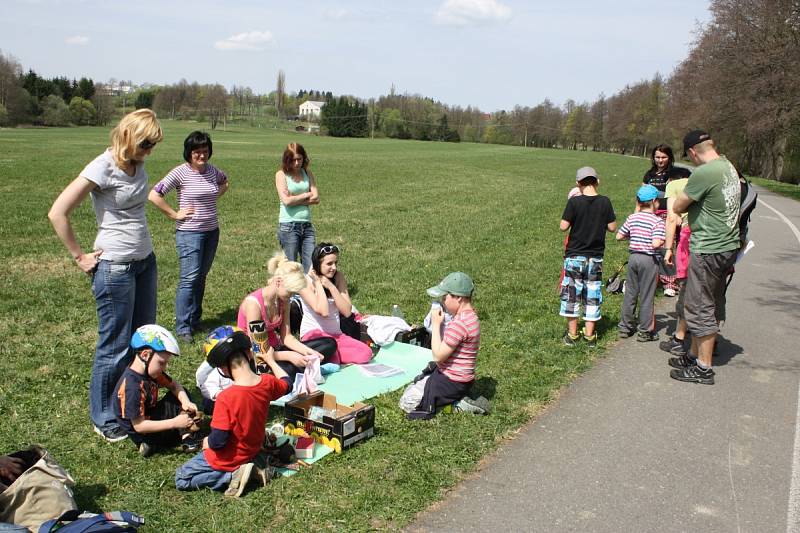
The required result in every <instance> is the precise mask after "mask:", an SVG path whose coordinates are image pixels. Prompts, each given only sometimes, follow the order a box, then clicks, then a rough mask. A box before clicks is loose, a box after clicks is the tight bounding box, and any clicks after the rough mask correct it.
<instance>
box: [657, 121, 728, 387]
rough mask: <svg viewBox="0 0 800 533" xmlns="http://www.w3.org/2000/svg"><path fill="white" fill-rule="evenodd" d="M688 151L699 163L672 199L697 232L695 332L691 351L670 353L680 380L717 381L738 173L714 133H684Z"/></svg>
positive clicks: (691, 299) (693, 244)
mask: <svg viewBox="0 0 800 533" xmlns="http://www.w3.org/2000/svg"><path fill="white" fill-rule="evenodd" d="M683 155H684V156H688V157H689V159H691V160H692V162H693V163H694V164H695V165H697V168H696V169H695V170H694V172H692V177H691V179H690V180H689V181H688V182H687V184H686V187H685V188H684V190H683V192H681V193H680V194H679V195H678V197H677V198H676V199H675V202H674V203H673V211H674V212H675V213H677V214H682V213H688V220H689V227H690V228H691V229H692V236H691V237H690V241H689V253H690V258H689V272H688V274H687V279H686V296H685V303H684V313H685V316H686V325H687V326H688V328H689V332H690V333H691V334H692V346H691V349H690V351H689V354H688V355H687V356H683V355H682V356H680V357H675V358H672V359H670V366H673V367H675V370H673V371H671V372H670V377H672V378H673V379H677V380H679V381H689V382H693V383H703V384H706V385H713V384H714V371H713V370H712V368H711V357H712V353H713V352H714V343H715V342H716V338H717V332H718V331H719V324H718V323H717V320H716V316H717V315H719V316H724V313H722V310H721V309H720V310H717V309H716V308H717V307H718V306H724V305H725V278H726V276H727V275H728V273H729V272H730V271H731V269H732V268H733V264H734V263H735V262H736V254H737V252H738V251H739V246H740V242H739V203H740V202H739V200H740V199H739V196H740V185H739V173H738V172H736V169H735V168H734V166H733V165H732V164H731V163H730V161H728V160H727V159H726V158H725V157H723V156H721V155H719V153H717V150H716V147H715V145H714V141H713V140H712V139H711V136H710V135H709V134H708V133H706V132H705V131H702V130H693V131H690V132H689V133H688V134H687V135H686V137H684V138H683Z"/></svg>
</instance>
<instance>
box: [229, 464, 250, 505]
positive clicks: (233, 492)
mask: <svg viewBox="0 0 800 533" xmlns="http://www.w3.org/2000/svg"><path fill="white" fill-rule="evenodd" d="M253 467H255V465H254V464H253V463H245V464H243V465H241V466H240V467H239V468H237V469H236V470H235V471H234V472H233V476H231V482H230V484H229V485H228V489H227V490H226V491H225V496H227V497H228V498H238V497H239V496H241V495H242V493H243V492H244V488H245V487H246V486H247V482H248V481H250V475H251V474H252V473H253Z"/></svg>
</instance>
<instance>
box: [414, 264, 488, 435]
mask: <svg viewBox="0 0 800 533" xmlns="http://www.w3.org/2000/svg"><path fill="white" fill-rule="evenodd" d="M474 292H475V284H474V283H473V282H472V279H470V277H469V276H467V275H466V274H464V273H463V272H453V273H451V274H448V275H447V277H445V278H444V279H443V280H442V281H441V283H439V284H438V285H436V286H435V287H431V288H430V289H428V295H429V296H431V297H432V298H436V299H438V300H439V301H440V302H441V304H442V308H440V309H437V310H434V311H432V312H431V352H432V353H433V361H434V363H435V365H431V366H429V368H428V369H426V371H425V372H423V374H428V375H427V381H426V382H425V390H424V393H423V396H422V401H420V403H419V405H418V406H417V408H416V409H415V410H414V411H412V412H410V413H409V414H408V418H410V419H412V420H414V419H430V418H433V417H434V416H435V415H436V413H437V412H438V411H439V410H441V408H442V407H444V406H446V405H450V404H453V403H454V402H456V403H455V404H454V408H455V409H456V410H462V411H468V412H473V413H479V414H486V413H488V411H489V401H488V400H487V399H486V398H484V397H482V396H481V397H479V398H478V399H476V400H473V399H471V398H469V397H468V396H467V393H468V392H469V389H470V387H472V384H473V383H474V381H475V363H476V360H477V356H478V348H479V347H480V342H481V327H480V321H479V320H478V315H477V314H476V313H475V309H474V308H473V307H472V295H473V293H474ZM442 309H444V310H445V311H447V312H448V313H449V314H451V315H452V316H453V320H451V321H450V322H449V323H448V324H447V327H445V328H444V333H442V328H441V325H442V321H443V320H444V313H443V312H442Z"/></svg>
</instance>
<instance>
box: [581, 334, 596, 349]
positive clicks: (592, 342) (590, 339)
mask: <svg viewBox="0 0 800 533" xmlns="http://www.w3.org/2000/svg"><path fill="white" fill-rule="evenodd" d="M583 340H584V341H586V346H588V347H589V348H596V347H597V333H595V334H594V335H592V336H589V335H587V334H586V332H583Z"/></svg>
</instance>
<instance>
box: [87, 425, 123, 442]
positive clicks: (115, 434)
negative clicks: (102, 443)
mask: <svg viewBox="0 0 800 533" xmlns="http://www.w3.org/2000/svg"><path fill="white" fill-rule="evenodd" d="M94 432H95V433H97V434H98V435H100V436H101V437H103V438H104V439H106V442H119V441H121V440H125V439H127V438H128V432H127V431H125V430H124V429H122V428H121V427H119V426H110V427H107V428H105V429H100V428H99V427H97V426H94Z"/></svg>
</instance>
